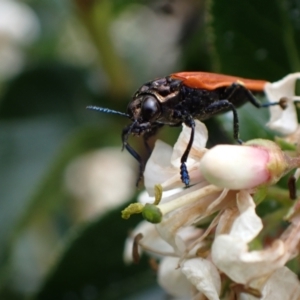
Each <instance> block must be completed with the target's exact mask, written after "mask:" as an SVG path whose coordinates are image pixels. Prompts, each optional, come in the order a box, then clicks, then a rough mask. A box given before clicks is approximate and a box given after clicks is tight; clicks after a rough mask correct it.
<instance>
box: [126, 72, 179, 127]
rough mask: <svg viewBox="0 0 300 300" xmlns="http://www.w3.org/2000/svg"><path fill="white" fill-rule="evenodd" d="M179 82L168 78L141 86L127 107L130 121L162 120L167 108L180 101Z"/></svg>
mask: <svg viewBox="0 0 300 300" xmlns="http://www.w3.org/2000/svg"><path fill="white" fill-rule="evenodd" d="M180 88H181V81H180V80H174V79H171V78H169V77H164V78H159V79H156V80H154V81H150V82H148V83H146V84H144V85H143V86H141V87H140V88H139V89H138V90H137V91H136V92H135V94H134V95H133V99H132V101H131V102H130V103H129V105H128V108H127V110H128V114H129V115H130V117H131V119H132V121H138V122H139V123H145V122H155V121H159V120H160V119H161V118H164V114H165V113H166V111H167V110H168V107H172V106H174V105H175V104H176V103H178V101H179V100H180V99H179V98H180Z"/></svg>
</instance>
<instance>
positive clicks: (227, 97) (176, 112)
mask: <svg viewBox="0 0 300 300" xmlns="http://www.w3.org/2000/svg"><path fill="white" fill-rule="evenodd" d="M266 83H267V81H265V80H256V79H245V78H241V77H235V76H230V75H223V74H217V73H208V72H179V73H174V74H171V75H169V76H166V77H163V78H158V79H155V80H152V81H149V82H147V83H145V84H143V85H142V86H141V87H140V88H139V89H138V90H137V91H136V92H135V94H134V95H133V98H132V101H131V102H130V103H129V104H128V107H127V113H122V112H119V111H115V110H111V109H108V108H103V107H97V106H88V107H87V108H88V109H92V110H97V111H100V112H103V113H110V114H118V115H122V116H125V117H128V118H129V119H130V120H131V121H132V122H131V124H129V125H128V126H126V127H125V128H124V129H123V132H122V143H123V149H124V148H126V150H127V151H128V152H129V153H130V154H131V155H132V156H133V157H134V158H135V159H136V160H137V161H138V162H139V164H140V175H139V179H138V181H137V184H138V182H139V180H140V179H141V178H142V174H143V171H144V162H143V160H142V158H141V157H140V155H139V154H138V153H137V152H136V151H135V150H134V149H133V148H132V147H131V146H130V145H129V143H128V138H129V135H130V134H132V135H138V136H143V139H144V144H145V146H146V147H147V148H148V149H149V146H148V143H147V140H148V139H149V137H151V136H153V135H154V134H155V133H156V132H157V130H158V129H159V128H161V127H162V126H164V125H170V126H180V125H181V124H182V123H184V124H185V125H187V126H188V127H190V128H191V135H190V139H189V142H188V145H187V147H186V149H185V151H184V153H183V155H182V157H181V166H180V175H181V180H182V182H183V183H184V184H185V185H186V186H189V183H190V178H189V174H188V171H187V167H186V161H187V158H188V155H189V152H190V150H191V147H192V145H193V140H194V133H195V121H194V120H195V119H199V120H201V121H203V120H206V119H208V118H210V117H212V116H214V115H216V114H218V113H221V112H226V111H230V110H231V111H232V113H233V137H234V139H235V140H236V141H237V142H238V143H240V144H241V143H242V141H241V140H240V139H239V120H238V114H237V111H236V108H237V107H239V106H241V105H243V104H244V103H246V102H248V101H249V102H251V103H252V104H253V105H254V106H256V107H257V108H260V107H268V106H270V105H278V104H280V103H279V102H276V103H267V104H261V103H259V102H258V101H257V100H256V98H255V97H254V95H253V94H252V92H263V90H264V86H265V84H266ZM282 108H284V107H283V105H282Z"/></svg>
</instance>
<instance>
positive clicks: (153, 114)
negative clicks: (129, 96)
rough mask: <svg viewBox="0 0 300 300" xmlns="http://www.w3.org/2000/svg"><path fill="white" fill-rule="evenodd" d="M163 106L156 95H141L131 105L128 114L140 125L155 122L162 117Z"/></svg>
mask: <svg viewBox="0 0 300 300" xmlns="http://www.w3.org/2000/svg"><path fill="white" fill-rule="evenodd" d="M161 110H162V108H161V104H160V102H159V100H158V99H157V97H156V96H155V95H154V94H140V95H138V96H137V97H135V98H133V100H132V101H131V102H130V103H129V105H128V107H127V113H128V115H129V117H130V119H131V120H132V121H137V122H138V123H140V124H143V123H148V122H155V121H156V120H157V119H158V118H159V116H160V115H161Z"/></svg>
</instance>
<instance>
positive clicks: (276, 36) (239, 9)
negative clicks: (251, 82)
mask: <svg viewBox="0 0 300 300" xmlns="http://www.w3.org/2000/svg"><path fill="white" fill-rule="evenodd" d="M208 3H209V17H208V20H209V23H208V25H209V26H208V28H209V30H208V32H209V39H210V40H211V41H212V45H213V48H214V60H213V62H214V65H215V70H216V71H218V72H222V73H228V74H232V75H239V76H245V77H250V78H252V77H253V78H258V77H260V78H266V79H268V80H270V81H273V80H278V79H280V78H281V77H283V76H284V75H286V74H288V73H290V72H294V71H296V70H299V69H300V55H299V51H300V50H299V49H300V39H299V36H300V26H299V17H298V18H296V17H295V16H296V15H297V14H299V11H300V4H299V1H298V2H297V1H293V0H289V1H285V0H276V1H261V0H244V1H239V0H228V1H213V0H211V1H208Z"/></svg>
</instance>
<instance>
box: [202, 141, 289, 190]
mask: <svg viewBox="0 0 300 300" xmlns="http://www.w3.org/2000/svg"><path fill="white" fill-rule="evenodd" d="M287 170H288V163H287V162H286V158H285V155H284V153H283V152H282V151H281V149H280V148H279V147H278V146H277V145H276V144H275V143H273V142H271V141H267V140H260V139H257V140H253V141H249V142H247V143H245V144H244V145H242V146H238V145H218V146H215V147H213V148H212V149H210V150H209V151H208V152H206V154H205V155H204V156H203V158H202V160H201V163H200V171H201V173H202V175H203V176H204V177H205V179H206V180H207V181H209V182H210V183H212V184H214V185H216V186H218V187H222V188H228V189H233V190H240V189H249V188H253V187H256V186H259V185H262V184H271V183H275V182H276V181H278V179H279V178H280V177H281V176H283V175H284V174H285V172H286V171H287Z"/></svg>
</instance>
